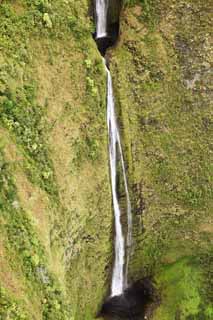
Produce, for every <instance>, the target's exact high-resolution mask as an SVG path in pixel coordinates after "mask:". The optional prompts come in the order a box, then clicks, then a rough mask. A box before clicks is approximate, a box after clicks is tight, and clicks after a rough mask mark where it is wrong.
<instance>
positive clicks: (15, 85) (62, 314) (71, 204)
mask: <svg viewBox="0 0 213 320" xmlns="http://www.w3.org/2000/svg"><path fill="white" fill-rule="evenodd" d="M88 7H89V2H87V1H76V0H75V1H63V0H57V1H43V0H38V1H27V0H26V1H25V0H22V1H21V0H17V1H9V0H8V1H7V0H5V1H1V3H0V124H1V129H0V150H1V158H0V184H1V188H0V190H1V191H0V192H1V198H0V199H1V200H0V210H1V211H0V214H1V215H0V222H1V233H0V284H1V291H0V318H1V319H54V320H56V319H60V320H62V319H93V318H94V315H95V313H96V312H97V309H98V306H99V305H100V303H101V301H102V299H103V296H104V295H105V293H106V290H107V289H108V281H107V280H108V267H109V265H110V264H111V259H112V241H111V233H112V232H111V228H112V212H111V194H110V184H109V177H108V157H107V152H106V150H107V129H106V121H105V118H106V115H105V112H106V106H105V96H106V92H105V80H106V79H105V71H104V68H103V65H102V60H101V57H100V55H99V53H98V51H97V49H96V46H95V43H94V41H93V39H92V37H91V33H92V31H93V25H92V23H91V21H90V20H89V18H88Z"/></svg>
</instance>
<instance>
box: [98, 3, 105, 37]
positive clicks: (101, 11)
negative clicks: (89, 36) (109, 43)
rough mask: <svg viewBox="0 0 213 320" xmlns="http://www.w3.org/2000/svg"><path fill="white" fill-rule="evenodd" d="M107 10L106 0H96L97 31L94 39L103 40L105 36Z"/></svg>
mask: <svg viewBox="0 0 213 320" xmlns="http://www.w3.org/2000/svg"><path fill="white" fill-rule="evenodd" d="M107 8H108V0H96V17H97V23H96V26H97V28H96V29H97V30H96V38H97V39H98V38H104V37H106V36H107Z"/></svg>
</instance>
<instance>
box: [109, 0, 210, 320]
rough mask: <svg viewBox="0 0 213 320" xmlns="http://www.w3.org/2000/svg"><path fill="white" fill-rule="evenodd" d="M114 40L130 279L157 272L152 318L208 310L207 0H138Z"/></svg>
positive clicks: (205, 315)
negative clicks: (128, 207) (128, 203)
mask: <svg viewBox="0 0 213 320" xmlns="http://www.w3.org/2000/svg"><path fill="white" fill-rule="evenodd" d="M121 20H122V25H121V38H120V41H119V44H118V45H117V47H116V48H115V49H114V50H112V52H111V53H110V54H111V56H112V57H111V70H112V74H113V78H114V83H115V84H116V85H115V96H116V102H117V110H118V114H119V119H120V123H121V127H122V137H123V139H122V141H123V146H124V148H125V159H126V163H127V169H128V180H129V185H130V190H131V193H132V197H131V198H132V203H133V220H134V232H133V233H134V250H133V255H132V259H131V261H132V263H131V266H130V269H131V270H130V275H131V277H132V278H133V279H136V278H138V277H141V276H144V275H147V274H154V278H155V280H156V282H157V286H158V287H159V291H160V292H161V305H160V306H159V308H158V309H157V311H156V314H154V315H153V319H158V320H160V319H162V320H167V319H168V320H172V319H181V320H182V319H211V317H212V312H213V311H212V308H211V307H210V305H211V304H210V301H211V299H212V286H211V284H212V283H211V282H210V278H211V277H210V270H211V260H212V252H211V248H212V231H213V230H212V226H211V223H212V187H211V186H212V164H211V140H212V109H211V106H210V98H211V97H210V65H211V55H210V53H211V51H210V31H211V25H210V1H207V2H205V3H204V2H203V1H141V2H140V1H134V4H133V2H132V6H131V7H126V9H125V10H124V11H123V13H122V19H121Z"/></svg>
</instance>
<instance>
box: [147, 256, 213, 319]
mask: <svg viewBox="0 0 213 320" xmlns="http://www.w3.org/2000/svg"><path fill="white" fill-rule="evenodd" d="M157 283H158V285H159V286H160V287H161V292H162V295H161V300H162V305H161V306H160V307H159V309H158V310H157V311H156V314H155V316H154V318H153V319H159V318H160V319H161V318H162V319H165V320H166V319H168V320H169V319H187V320H189V319H206V320H207V319H210V317H211V312H212V311H210V310H212V308H211V306H210V304H208V303H205V304H204V302H203V301H202V297H201V289H202V286H203V275H202V269H198V268H197V261H196V259H192V258H191V259H190V258H182V259H181V260H178V261H177V262H176V263H174V264H172V265H168V266H165V267H164V268H163V270H162V271H161V272H160V275H159V277H157Z"/></svg>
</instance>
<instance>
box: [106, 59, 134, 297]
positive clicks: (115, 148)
mask: <svg viewBox="0 0 213 320" xmlns="http://www.w3.org/2000/svg"><path fill="white" fill-rule="evenodd" d="M105 65H106V63H105ZM106 71H107V125H108V134H109V158H110V172H111V185H112V197H113V207H114V215H115V262H114V268H113V275H112V286H111V295H112V296H115V295H120V294H122V293H123V290H124V288H126V287H127V284H128V283H127V277H128V264H129V254H130V248H131V241H132V214H131V203H130V198H129V191H128V185H127V178H126V172H125V165H124V158H123V152H122V147H121V140H120V134H119V129H118V125H117V121H116V115H115V103H114V95H113V87H112V77H111V74H110V71H109V69H108V68H107V67H106ZM119 159H120V161H121V165H122V173H123V179H124V187H125V194H126V200H127V223H128V230H127V239H126V246H127V253H126V269H125V272H124V264H125V240H124V236H123V233H122V224H121V211H120V207H119V201H118V195H117V174H116V168H117V166H116V165H117V162H118V160H119Z"/></svg>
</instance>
